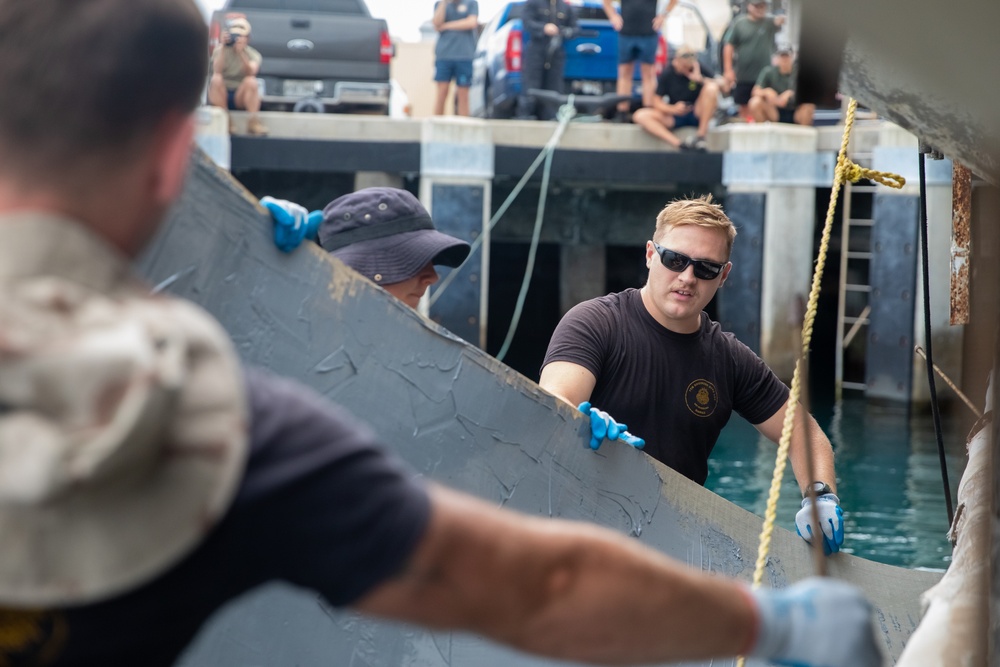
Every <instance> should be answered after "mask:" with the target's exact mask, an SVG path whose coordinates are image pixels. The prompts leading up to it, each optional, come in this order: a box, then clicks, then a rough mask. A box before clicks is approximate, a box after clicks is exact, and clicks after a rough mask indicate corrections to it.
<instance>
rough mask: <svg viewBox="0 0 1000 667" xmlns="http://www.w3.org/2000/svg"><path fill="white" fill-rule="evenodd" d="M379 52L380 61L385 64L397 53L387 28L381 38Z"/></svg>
mask: <svg viewBox="0 0 1000 667" xmlns="http://www.w3.org/2000/svg"><path fill="white" fill-rule="evenodd" d="M378 54H379V62H380V63H382V64H383V65H388V64H389V61H390V60H392V57H393V56H394V55H396V49H395V47H393V45H392V40H391V39H389V32H388V31H387V30H383V31H382V37H381V38H380V39H379V46H378Z"/></svg>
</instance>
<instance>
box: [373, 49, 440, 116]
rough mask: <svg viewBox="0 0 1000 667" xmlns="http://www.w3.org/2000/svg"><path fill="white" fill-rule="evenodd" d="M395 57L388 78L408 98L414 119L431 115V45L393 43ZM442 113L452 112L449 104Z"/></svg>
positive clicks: (432, 101) (432, 70) (432, 84)
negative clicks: (392, 79) (447, 110)
mask: <svg viewBox="0 0 1000 667" xmlns="http://www.w3.org/2000/svg"><path fill="white" fill-rule="evenodd" d="M395 44H396V57H395V58H393V59H392V64H391V65H390V67H389V72H390V76H392V78H394V79H395V80H396V81H397V82H399V85H400V86H402V87H403V90H405V91H406V94H407V95H408V96H409V98H410V106H411V107H412V109H413V117H414V118H424V117H426V116H431V115H433V113H434V94H435V93H434V91H435V84H434V42H400V41H397V42H395ZM445 108H446V109H452V108H454V105H453V104H451V103H450V100H449V103H447V104H445Z"/></svg>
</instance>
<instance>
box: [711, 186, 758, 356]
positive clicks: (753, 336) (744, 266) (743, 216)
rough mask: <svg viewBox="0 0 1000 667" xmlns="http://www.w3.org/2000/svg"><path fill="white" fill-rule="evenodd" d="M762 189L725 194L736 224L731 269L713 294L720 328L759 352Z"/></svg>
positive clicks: (728, 212)
mask: <svg viewBox="0 0 1000 667" xmlns="http://www.w3.org/2000/svg"><path fill="white" fill-rule="evenodd" d="M766 203H767V195H765V194H764V193H763V192H750V193H747V192H731V193H729V194H728V195H727V196H726V205H725V209H726V214H727V215H729V219H730V220H732V221H733V224H734V225H736V231H737V236H736V241H735V242H734V243H733V253H732V255H731V257H730V261H731V262H732V263H733V268H732V270H731V271H730V272H729V278H728V279H727V280H726V284H725V285H723V286H722V289H720V290H719V292H718V293H717V294H716V297H715V298H716V299H718V301H719V303H718V307H719V320H720V324H722V328H723V329H725V330H726V331H731V332H733V333H734V334H735V335H736V338H737V339H739V340H740V341H741V342H742V343H743V344H744V345H746V346H747V347H749V348H750V349H751V350H753V351H754V352H756V353H758V354H760V335H761V329H760V312H761V302H760V287H761V278H762V276H763V272H764V268H763V261H764V250H763V248H764V211H765V205H766Z"/></svg>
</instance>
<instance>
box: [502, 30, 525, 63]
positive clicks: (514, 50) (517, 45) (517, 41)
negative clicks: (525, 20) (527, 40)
mask: <svg viewBox="0 0 1000 667" xmlns="http://www.w3.org/2000/svg"><path fill="white" fill-rule="evenodd" d="M523 50H524V43H523V42H522V41H521V31H520V30H511V31H510V33H509V34H508V35H507V55H506V57H505V58H504V65H505V66H506V67H507V71H508V72H520V71H521V53H522V51H523Z"/></svg>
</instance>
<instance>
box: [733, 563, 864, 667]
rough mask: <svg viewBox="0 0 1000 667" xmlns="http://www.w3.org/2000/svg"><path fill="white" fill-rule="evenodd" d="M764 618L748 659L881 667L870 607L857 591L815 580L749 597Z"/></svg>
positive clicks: (800, 666)
mask: <svg viewBox="0 0 1000 667" xmlns="http://www.w3.org/2000/svg"><path fill="white" fill-rule="evenodd" d="M751 597H752V598H753V599H754V601H755V602H756V603H757V610H758V611H759V613H760V616H759V618H760V622H759V623H758V630H757V638H756V640H755V642H754V645H753V648H752V649H751V650H750V652H749V655H750V656H752V657H755V658H763V659H765V660H769V661H772V662H774V663H777V664H779V665H795V666H796V667H820V666H822V667H877V666H878V665H881V664H882V655H881V653H880V652H879V649H878V645H877V643H876V641H875V629H874V626H873V624H872V620H873V619H872V606H871V604H870V603H869V602H868V600H866V599H865V596H864V594H863V593H862V592H861V591H860V590H859V589H857V588H855V587H854V586H852V585H850V584H847V583H844V582H842V581H836V580H834V579H823V578H820V577H811V578H809V579H803V580H802V581H800V582H799V583H797V584H795V585H794V586H790V587H788V588H785V589H782V590H774V589H769V590H756V591H751Z"/></svg>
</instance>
